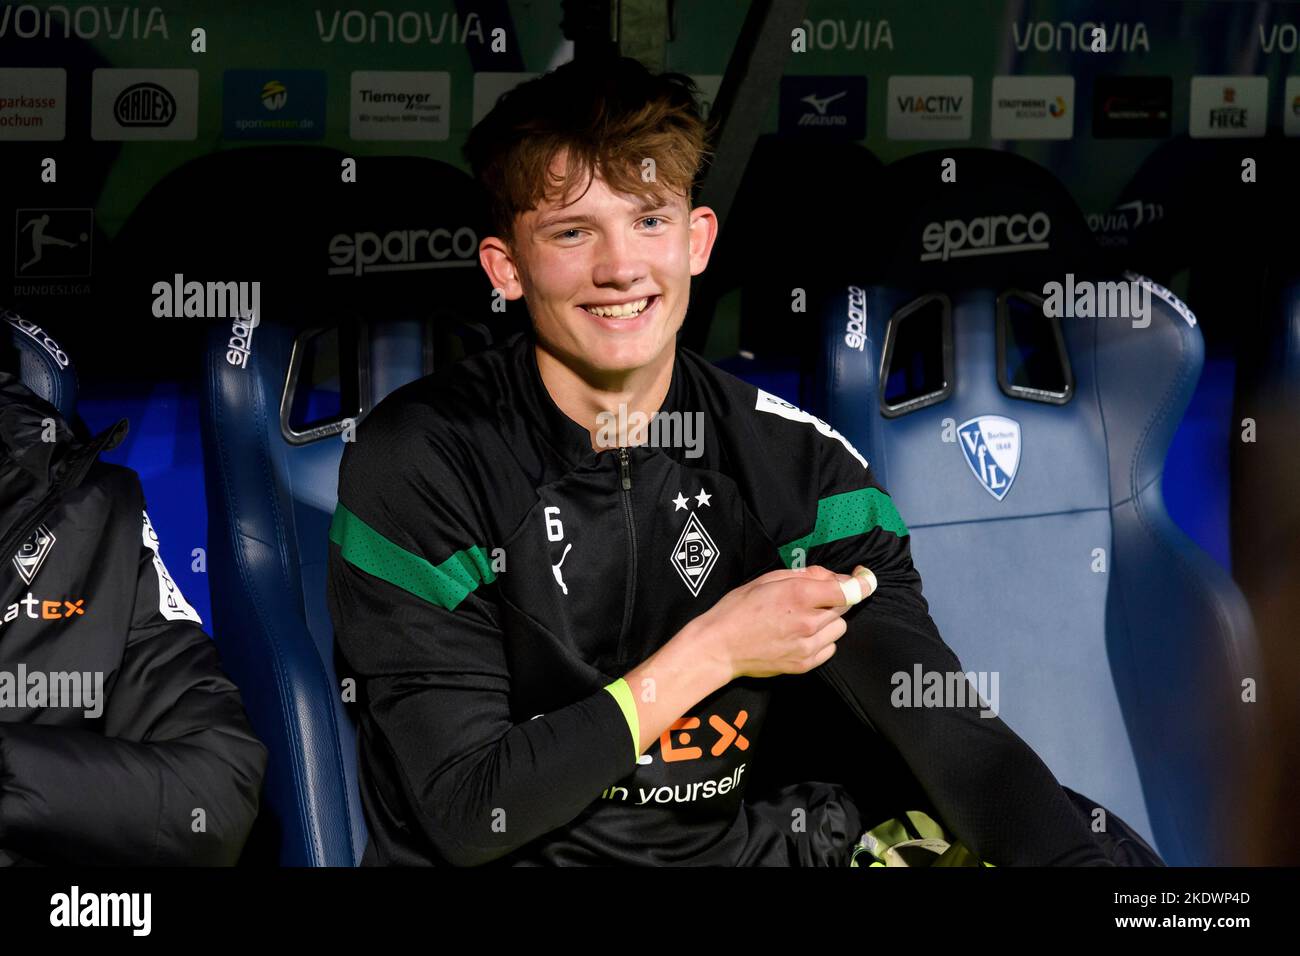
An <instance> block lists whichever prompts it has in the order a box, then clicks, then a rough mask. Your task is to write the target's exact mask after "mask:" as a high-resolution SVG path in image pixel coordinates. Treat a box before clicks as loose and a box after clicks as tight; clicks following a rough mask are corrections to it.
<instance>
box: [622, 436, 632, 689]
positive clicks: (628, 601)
mask: <svg viewBox="0 0 1300 956" xmlns="http://www.w3.org/2000/svg"><path fill="white" fill-rule="evenodd" d="M618 463H619V470H620V473H621V475H622V484H623V492H622V497H623V518H624V521H625V523H626V524H627V534H628V566H629V568H630V571H629V573H628V576H627V593H626V596H625V597H624V599H623V626H622V628H621V629H620V630H619V632H618V662H619V663H620V664H622V663H623V662H624V659H625V658H624V653H625V651H624V643H625V640H626V637H627V629H628V625H629V624H630V623H631V621H632V603H633V602H634V601H635V600H636V522H635V521H633V520H632V469H631V466H630V464H629V461H628V453H627V449H626V448H620V449H619V450H618Z"/></svg>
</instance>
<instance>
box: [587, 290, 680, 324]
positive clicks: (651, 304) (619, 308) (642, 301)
mask: <svg viewBox="0 0 1300 956" xmlns="http://www.w3.org/2000/svg"><path fill="white" fill-rule="evenodd" d="M661 298H662V295H659V294H655V295H651V296H642V297H641V298H639V299H627V300H625V301H623V302H619V303H599V304H597V303H588V304H585V305H580V306H578V308H579V309H581V310H582V311H583V312H585V313H586V314H587V315H588V316H589V317H590V318H592V319H594V320H595V321H596V322H598V323H599V324H600V325H601V326H603V327H604V328H607V329H617V330H619V331H624V332H629V331H634V330H636V329H640V328H643V327H644V326H645V322H646V319H647V317H648V316H650V315H653V314H655V311H656V307H657V306H658V305H659V300H660V299H661Z"/></svg>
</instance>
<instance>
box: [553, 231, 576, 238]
mask: <svg viewBox="0 0 1300 956" xmlns="http://www.w3.org/2000/svg"><path fill="white" fill-rule="evenodd" d="M581 231H582V230H581V229H565V230H564V231H563V232H557V233H556V234H555V238H556V239H563V238H565V237H567V236H568V235H569V233H571V232H581Z"/></svg>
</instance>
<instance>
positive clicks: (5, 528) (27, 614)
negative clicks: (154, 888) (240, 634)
mask: <svg viewBox="0 0 1300 956" xmlns="http://www.w3.org/2000/svg"><path fill="white" fill-rule="evenodd" d="M125 433H126V422H125V421H122V422H119V423H118V424H117V425H116V426H114V427H113V428H110V429H107V430H106V431H105V432H103V433H102V434H101V435H99V436H97V437H96V438H95V439H94V440H92V441H90V442H81V441H79V440H78V439H77V438H76V437H75V436H74V434H73V432H72V431H71V430H70V429H69V427H68V426H67V424H66V423H65V422H64V421H63V419H62V418H61V417H60V416H59V413H58V411H57V410H56V409H55V408H54V407H53V406H52V405H49V404H48V403H46V402H45V401H43V400H42V399H40V398H38V397H37V396H35V395H34V394H32V392H31V391H29V390H28V389H27V388H26V387H25V386H23V385H22V383H21V382H19V381H18V380H17V378H15V377H14V376H13V375H10V374H8V373H3V372H0V560H2V561H3V566H2V567H0V865H13V864H16V863H29V864H30V863H38V864H51V865H54V864H83V863H84V864H109V865H145V866H147V865H189V864H233V863H234V862H235V861H236V860H237V859H238V857H239V854H240V851H241V849H242V848H243V845H244V841H245V839H246V838H247V836H248V833H249V831H250V829H251V827H252V824H253V818H254V817H255V816H256V815H257V807H258V795H259V793H260V791H261V785H262V774H263V772H264V770H265V769H266V757H267V752H266V748H265V747H264V746H263V745H262V743H261V742H260V741H259V740H257V738H256V737H254V736H253V734H252V731H251V730H250V728H249V725H248V721H247V719H246V717H245V714H244V709H243V705H242V703H241V702H240V698H239V691H238V690H237V689H236V688H235V686H234V684H232V683H231V682H230V680H229V679H227V677H226V676H225V674H223V673H222V671H221V669H220V667H219V664H218V660H217V653H216V650H215V648H214V647H213V644H212V641H211V640H209V638H208V636H207V634H205V633H204V632H203V629H202V628H201V626H200V624H201V622H200V620H199V616H198V615H197V614H196V613H195V612H194V609H193V608H191V607H190V605H189V604H188V603H187V602H186V600H185V598H184V596H183V595H182V594H181V591H180V589H179V588H178V587H177V586H176V584H175V582H174V581H173V580H172V578H171V576H170V575H169V574H168V572H167V569H166V567H165V566H164V565H163V562H162V558H161V557H160V556H159V553H158V538H157V536H156V535H155V534H154V531H153V528H152V526H151V524H150V522H149V516H148V515H147V514H146V512H145V508H144V496H143V493H142V491H141V487H140V480H139V477H138V476H137V475H136V474H135V472H133V471H131V470H130V469H128V468H124V467H121V466H119V465H111V464H108V463H106V462H101V461H98V460H97V458H98V456H99V454H100V453H101V452H102V451H105V450H107V449H110V448H112V447H114V446H115V445H116V444H117V443H118V442H120V441H121V439H122V436H123V435H124V434H125ZM74 675H75V676H74ZM96 675H98V676H96ZM56 686H57V687H58V688H59V690H58V691H57V692H56V691H55V688H56ZM78 687H80V693H78V692H77V690H78ZM96 687H98V689H99V690H100V691H101V693H100V694H97V695H90V694H88V691H87V689H95V688H96ZM42 688H43V689H42ZM42 694H43V695H44V696H41V695H42ZM70 702H71V703H74V704H79V705H81V706H73V707H70V706H67V704H68V703H70ZM56 705H57V706H56ZM85 705H90V706H85ZM199 811H201V812H199Z"/></svg>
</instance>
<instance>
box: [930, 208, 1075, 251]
mask: <svg viewBox="0 0 1300 956" xmlns="http://www.w3.org/2000/svg"><path fill="white" fill-rule="evenodd" d="M1051 231H1052V219H1051V217H1050V216H1048V215H1047V213H1045V212H1043V211H1042V210H1041V209H1040V210H1038V211H1036V212H1032V213H1020V212H1017V213H1012V214H1011V215H1009V216H1007V215H996V216H977V217H976V218H974V219H969V220H967V219H945V220H944V221H943V222H937V221H936V222H930V223H927V224H926V226H925V228H924V229H922V230H921V261H922V262H933V261H935V260H938V261H941V262H947V261H948V260H949V259H963V258H967V257H969V256H997V255H1005V254H1007V253H1014V252H1041V251H1042V250H1044V249H1047V248H1048V247H1049V246H1050V243H1049V241H1048V236H1049V235H1050V234H1051Z"/></svg>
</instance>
